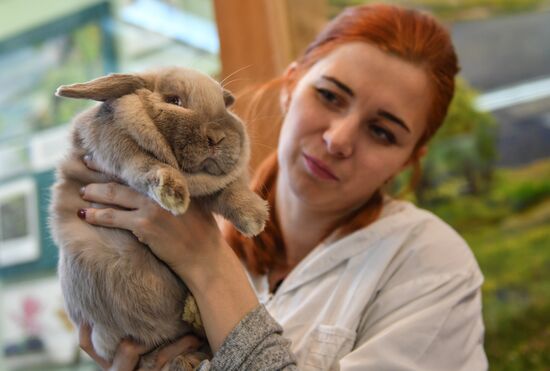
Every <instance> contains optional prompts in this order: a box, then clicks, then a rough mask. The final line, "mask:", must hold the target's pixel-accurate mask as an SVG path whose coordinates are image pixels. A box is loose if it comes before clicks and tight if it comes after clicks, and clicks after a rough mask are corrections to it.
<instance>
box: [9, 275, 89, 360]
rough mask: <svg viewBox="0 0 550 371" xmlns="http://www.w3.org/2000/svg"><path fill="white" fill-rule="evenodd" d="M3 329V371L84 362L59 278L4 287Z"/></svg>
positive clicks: (42, 279)
mask: <svg viewBox="0 0 550 371" xmlns="http://www.w3.org/2000/svg"><path fill="white" fill-rule="evenodd" d="M0 328H1V329H2V342H1V344H2V348H1V351H2V355H1V356H0V358H2V360H3V365H2V366H3V368H2V370H4V369H5V370H10V371H12V370H13V371H15V370H29V369H33V370H34V369H36V370H38V369H40V370H43V369H46V368H48V369H53V368H52V367H53V366H56V365H59V366H61V365H69V364H73V365H74V364H77V363H80V362H82V358H81V355H80V351H79V346H78V336H77V332H76V329H75V328H74V326H73V325H72V323H71V322H70V321H69V319H68V317H67V315H66V313H65V310H64V308H63V298H62V294H61V287H60V285H59V281H58V280H57V278H56V277H47V278H40V279H35V280H30V281H24V282H18V283H13V284H10V285H3V287H2V290H1V291H0Z"/></svg>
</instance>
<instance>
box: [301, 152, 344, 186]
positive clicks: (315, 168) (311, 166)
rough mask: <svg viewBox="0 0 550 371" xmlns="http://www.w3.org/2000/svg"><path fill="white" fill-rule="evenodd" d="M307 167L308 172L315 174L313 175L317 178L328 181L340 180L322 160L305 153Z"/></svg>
mask: <svg viewBox="0 0 550 371" xmlns="http://www.w3.org/2000/svg"><path fill="white" fill-rule="evenodd" d="M303 156H304V159H305V163H306V166H307V168H308V170H309V171H310V172H311V173H313V175H315V176H317V177H318V178H321V179H327V180H339V179H338V177H337V176H336V175H334V174H333V173H332V171H330V169H329V168H328V166H327V165H325V164H324V163H322V162H321V161H320V160H318V159H316V158H315V157H311V156H308V155H306V154H305V153H303Z"/></svg>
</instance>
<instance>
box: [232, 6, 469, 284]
mask: <svg viewBox="0 0 550 371" xmlns="http://www.w3.org/2000/svg"><path fill="white" fill-rule="evenodd" d="M357 41H360V42H366V43H369V44H372V45H374V46H377V47H378V48H380V49H381V50H384V51H385V52H387V53H389V54H391V55H394V56H397V57H399V58H401V59H403V60H405V61H407V62H411V63H413V64H415V65H417V66H419V67H421V68H422V69H423V70H424V71H425V72H426V75H427V77H428V80H429V83H430V86H431V89H430V91H431V97H430V98H431V99H430V106H429V109H428V112H427V123H426V130H425V132H424V134H423V135H422V137H421V138H420V139H419V141H418V143H417V144H416V147H415V149H414V151H413V153H412V155H411V159H412V160H413V163H414V166H415V173H416V176H418V174H419V172H418V170H419V165H418V160H419V159H418V149H419V148H421V147H422V146H423V145H424V144H425V143H426V142H427V141H428V140H429V138H431V137H432V136H433V135H434V134H435V132H436V131H437V129H438V128H439V127H440V126H441V124H442V123H443V120H444V119H445V116H446V114H447V109H448V107H449V104H450V102H451V100H452V98H453V95H454V89H455V76H456V74H457V73H458V71H459V67H458V60H457V57H456V53H455V51H454V47H453V45H452V42H451V38H450V36H449V33H448V32H447V30H446V29H445V28H444V27H442V26H441V25H440V24H439V23H438V22H437V21H436V20H435V19H434V18H433V17H431V16H429V15H427V14H425V13H422V12H420V11H417V10H412V9H405V8H401V7H398V6H393V5H383V4H377V5H363V6H357V7H351V8H347V9H346V10H344V11H343V12H342V13H340V15H338V16H337V17H336V18H334V19H333V20H332V21H331V22H330V23H329V24H328V25H327V26H326V27H325V28H324V29H323V30H322V31H321V32H320V33H319V35H318V36H317V38H316V39H315V40H314V41H313V43H311V44H310V45H309V46H308V48H307V49H306V50H305V52H304V54H303V55H302V56H301V57H300V58H298V59H297V61H296V64H295V68H293V69H291V70H289V73H288V74H286V75H285V76H282V77H280V78H278V79H275V80H273V81H272V82H270V83H267V84H266V85H264V87H263V88H260V89H257V90H256V93H255V94H254V96H253V97H252V99H251V101H250V107H254V106H256V105H257V104H259V102H260V100H261V99H262V97H265V96H267V95H268V94H269V91H268V90H271V89H273V88H274V87H276V88H277V89H278V91H279V92H280V91H282V90H281V89H283V90H284V91H286V92H287V93H288V95H289V97H291V95H292V92H293V90H294V88H295V86H296V84H297V82H298V81H299V80H300V78H301V77H302V76H303V75H304V74H305V73H306V72H307V71H308V70H309V69H310V68H311V66H313V65H314V64H315V63H316V62H317V61H319V60H320V59H322V58H323V57H325V56H326V55H328V54H329V53H330V52H331V51H333V50H334V49H335V48H336V47H338V46H340V45H342V44H345V43H349V42H357ZM270 97H271V98H272V97H273V95H270ZM251 112H253V110H252V109H251V110H249V111H248V113H249V114H250V113H251ZM245 118H246V117H245ZM276 176H277V157H276V155H275V154H272V155H271V156H269V157H268V158H267V159H266V160H265V161H264V162H263V163H262V164H261V165H260V167H259V168H258V169H257V171H256V174H255V177H254V179H253V182H252V184H251V186H252V189H253V190H255V191H256V192H258V193H259V194H260V195H261V196H262V197H264V198H265V199H267V200H268V202H269V204H270V206H271V215H270V216H271V218H270V220H269V222H268V224H267V226H266V229H265V230H264V231H263V232H262V233H261V234H260V235H259V236H256V237H254V238H252V239H247V238H244V237H243V236H241V235H240V234H239V233H238V232H236V230H234V228H232V227H231V226H227V225H226V227H225V228H224V233H225V236H226V239H227V241H228V243H229V244H230V245H231V246H232V247H233V249H234V250H235V252H236V253H237V254H238V255H239V256H240V257H241V259H243V260H244V262H245V264H246V266H247V268H248V269H249V270H250V271H252V272H255V273H258V274H265V273H267V272H268V271H269V270H271V269H273V268H276V267H284V266H285V248H284V243H283V240H282V236H281V233H280V229H279V226H278V223H277V220H276V210H275V209H274V207H275V180H276ZM413 178H414V176H413ZM381 209H382V191H381V190H379V191H377V192H375V194H374V195H373V196H372V197H371V199H369V200H367V201H366V202H365V204H364V205H363V206H362V207H361V208H359V209H358V210H357V211H356V212H354V213H353V214H352V215H349V216H348V217H347V218H346V220H342V221H340V222H339V223H338V225H335V226H333V228H332V229H331V230H329V231H326V232H327V233H326V235H328V234H330V233H332V232H334V231H336V232H337V233H338V234H339V235H346V234H348V233H351V232H353V231H355V230H357V229H360V228H362V227H364V226H366V225H368V224H370V223H371V222H372V221H374V220H375V219H376V218H377V217H378V215H379V213H380V211H381Z"/></svg>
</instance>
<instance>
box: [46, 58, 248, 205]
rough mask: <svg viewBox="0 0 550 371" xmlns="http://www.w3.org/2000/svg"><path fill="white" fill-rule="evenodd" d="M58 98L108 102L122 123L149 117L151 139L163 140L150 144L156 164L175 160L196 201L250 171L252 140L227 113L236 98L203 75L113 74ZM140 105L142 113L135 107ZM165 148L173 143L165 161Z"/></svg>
mask: <svg viewBox="0 0 550 371" xmlns="http://www.w3.org/2000/svg"><path fill="white" fill-rule="evenodd" d="M56 95H58V96H65V97H72V98H87V99H93V100H97V101H104V102H108V103H109V105H110V107H111V109H110V110H111V111H113V119H114V120H115V121H117V122H118V121H122V120H124V121H127V122H130V123H132V122H135V121H137V120H136V118H135V115H136V114H145V115H147V116H148V118H149V119H148V121H149V122H153V123H154V130H155V131H156V133H150V134H151V135H152V136H154V135H157V136H158V135H159V134H160V135H161V136H162V137H163V138H162V139H163V140H162V141H161V140H150V141H149V142H151V143H152V144H151V145H149V146H148V148H145V149H146V150H147V151H149V152H152V154H153V155H155V156H156V157H157V158H164V159H166V158H172V159H174V160H175V161H176V162H177V166H178V167H179V169H180V170H181V171H183V172H184V173H185V175H186V179H187V181H188V186H189V191H190V193H191V195H193V196H200V195H206V194H211V193H213V192H216V191H218V190H220V189H222V188H223V187H225V186H226V185H227V184H229V183H230V182H232V181H233V180H235V179H236V178H237V177H239V176H241V175H242V174H243V172H244V171H246V169H247V166H248V160H249V155H250V150H249V141H248V136H247V134H246V130H245V128H244V125H243V123H242V122H241V120H240V119H239V118H238V117H237V116H236V115H234V114H233V113H231V112H230V111H228V107H229V106H230V105H231V104H232V103H233V101H234V98H233V96H232V95H231V93H230V92H228V91H227V90H225V89H223V88H222V87H221V85H220V84H219V83H218V82H216V81H215V80H214V79H212V78H210V77H209V76H207V75H205V74H203V73H200V72H198V71H195V70H191V69H186V68H179V67H171V68H163V69H159V70H155V71H150V72H145V73H140V74H111V75H108V76H105V77H100V78H98V79H95V80H92V81H90V82H87V83H83V84H74V85H69V86H62V87H60V88H59V89H58V90H57V92H56ZM132 95H133V97H132V99H128V98H129V96H132ZM136 96H137V97H138V98H139V99H136ZM136 102H139V105H140V107H137V108H136V107H133V106H135V105H136ZM129 130H132V128H131V127H130V128H129ZM136 130H137V129H136ZM149 132H150V130H149ZM140 135H143V130H141V132H140ZM143 143H147V141H144V142H143ZM160 143H168V145H169V146H170V151H168V152H171V153H170V155H166V152H167V150H166V148H159V147H161V146H162V145H161V144H160ZM162 152H163V153H164V155H160V154H161V153H162ZM168 162H172V161H168ZM172 165H174V164H172Z"/></svg>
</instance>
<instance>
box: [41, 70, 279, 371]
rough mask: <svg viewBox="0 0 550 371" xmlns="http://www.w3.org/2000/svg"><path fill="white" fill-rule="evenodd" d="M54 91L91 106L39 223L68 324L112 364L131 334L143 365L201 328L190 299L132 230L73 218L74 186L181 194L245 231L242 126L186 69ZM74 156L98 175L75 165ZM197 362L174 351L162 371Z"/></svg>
mask: <svg viewBox="0 0 550 371" xmlns="http://www.w3.org/2000/svg"><path fill="white" fill-rule="evenodd" d="M56 95H58V96H62V97H70V98H84V99H93V100H96V101H99V102H101V103H99V104H97V105H95V106H94V107H92V108H90V109H88V110H86V111H84V112H82V113H81V114H79V115H78V116H77V117H76V118H75V120H74V123H73V125H74V127H73V131H72V138H71V140H72V146H71V149H70V151H69V153H68V154H67V156H66V157H65V158H64V159H63V160H62V161H61V162H60V164H59V166H58V168H57V173H56V174H57V180H56V183H55V184H54V186H53V188H52V201H51V205H50V229H51V232H52V236H53V239H54V241H55V243H56V244H57V246H58V247H59V250H60V259H59V265H58V275H59V278H60V281H61V287H62V291H63V295H64V299H65V307H66V310H67V311H68V313H69V316H70V318H71V319H72V321H73V322H74V323H75V324H77V325H78V324H81V323H89V324H91V325H92V327H93V333H92V343H93V346H94V349H95V350H96V352H97V354H98V355H99V356H101V357H103V358H104V359H106V360H112V358H113V356H114V352H115V350H116V348H117V345H118V343H119V342H120V341H121V339H122V338H127V337H130V338H132V339H134V340H136V341H137V342H139V343H141V344H144V345H146V346H147V347H148V348H149V349H151V350H153V351H152V352H151V356H150V357H149V360H148V361H144V360H142V367H144V368H146V367H147V365H146V364H147V362H149V363H152V362H154V359H153V360H152V358H154V354H155V352H154V349H155V348H157V347H160V346H162V345H166V344H168V343H171V342H173V341H175V340H177V339H178V338H180V337H181V336H183V335H184V334H187V333H190V332H194V333H196V334H199V335H204V329H203V328H202V327H201V325H200V324H201V321H200V316H199V315H198V311H197V310H196V308H194V307H193V306H194V305H195V303H194V300H193V299H192V296H191V295H190V292H189V290H188V289H187V288H186V286H185V285H184V283H183V282H182V281H181V280H179V279H178V278H177V277H176V276H175V274H174V273H173V272H172V271H171V270H170V269H169V268H168V267H167V266H166V265H165V264H164V263H162V262H161V261H159V260H158V259H157V258H156V257H155V256H154V255H153V254H152V253H151V251H150V250H149V248H148V247H147V246H146V245H144V244H142V243H141V242H140V241H138V239H137V238H136V237H135V236H134V235H133V234H132V233H130V232H129V231H125V230H120V229H113V228H105V227H98V226H92V225H89V224H88V223H86V222H84V221H82V220H80V219H79V218H78V217H77V214H76V211H77V210H79V209H81V208H86V207H90V206H91V205H90V203H88V202H86V201H84V200H82V198H81V197H80V195H79V190H80V188H81V187H82V186H84V185H86V184H89V183H93V182H109V181H117V182H123V183H125V184H127V185H128V186H130V187H132V188H133V189H135V190H137V191H139V192H141V193H143V194H145V195H147V196H149V197H150V198H151V199H153V200H155V201H156V202H157V203H158V204H159V205H160V206H162V207H163V208H164V209H166V210H169V211H170V212H172V213H173V214H174V215H177V214H181V213H184V212H185V211H186V209H187V207H188V205H189V202H190V198H192V199H193V202H201V204H202V205H203V207H207V208H208V209H210V210H211V211H213V212H215V213H217V214H220V215H222V216H223V217H225V218H226V219H228V220H229V221H230V222H232V223H233V224H234V225H235V226H236V228H237V229H239V230H240V231H241V232H242V233H244V234H246V235H249V236H252V235H256V234H258V233H260V232H261V231H262V229H263V227H264V224H265V221H266V219H267V217H268V211H267V204H266V202H265V201H264V200H263V199H261V198H260V197H259V196H258V195H256V194H255V193H253V192H252V191H251V190H249V188H248V175H247V169H248V160H249V153H250V150H249V140H248V137H247V133H246V130H245V127H244V125H243V123H242V122H241V120H239V118H238V117H237V116H236V115H234V114H233V113H231V112H230V111H229V110H228V107H229V106H230V105H231V104H232V102H233V100H234V99H233V96H232V95H231V94H230V93H229V92H228V91H226V90H224V89H223V88H222V87H221V86H220V84H219V83H217V82H216V81H215V80H213V79H212V78H210V77H209V76H206V75H204V74H202V73H200V72H197V71H195V70H191V69H184V68H178V67H170V68H163V69H159V70H155V71H149V72H144V73H139V74H111V75H108V76H104V77H100V78H98V79H95V80H92V81H89V82H86V83H82V84H74V85H69V86H61V87H60V88H58V90H57V92H56ZM85 154H89V155H91V156H92V157H93V159H94V163H95V164H97V166H98V167H99V169H100V170H101V171H100V172H96V171H93V170H90V169H88V168H87V167H86V166H85V165H84V163H83V161H82V157H83V156H84V155H85ZM115 175H116V177H115ZM92 206H95V207H103V205H92ZM197 233H201V231H197ZM177 248H178V246H174V249H177ZM184 308H185V313H186V314H185V315H183V313H184ZM144 359H145V360H146V359H147V357H144ZM196 364H197V362H196V357H191V356H190V357H185V356H179V357H178V358H177V359H175V360H174V361H172V363H171V365H168V366H167V367H172V368H170V369H191V368H192V367H194V366H196Z"/></svg>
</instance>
